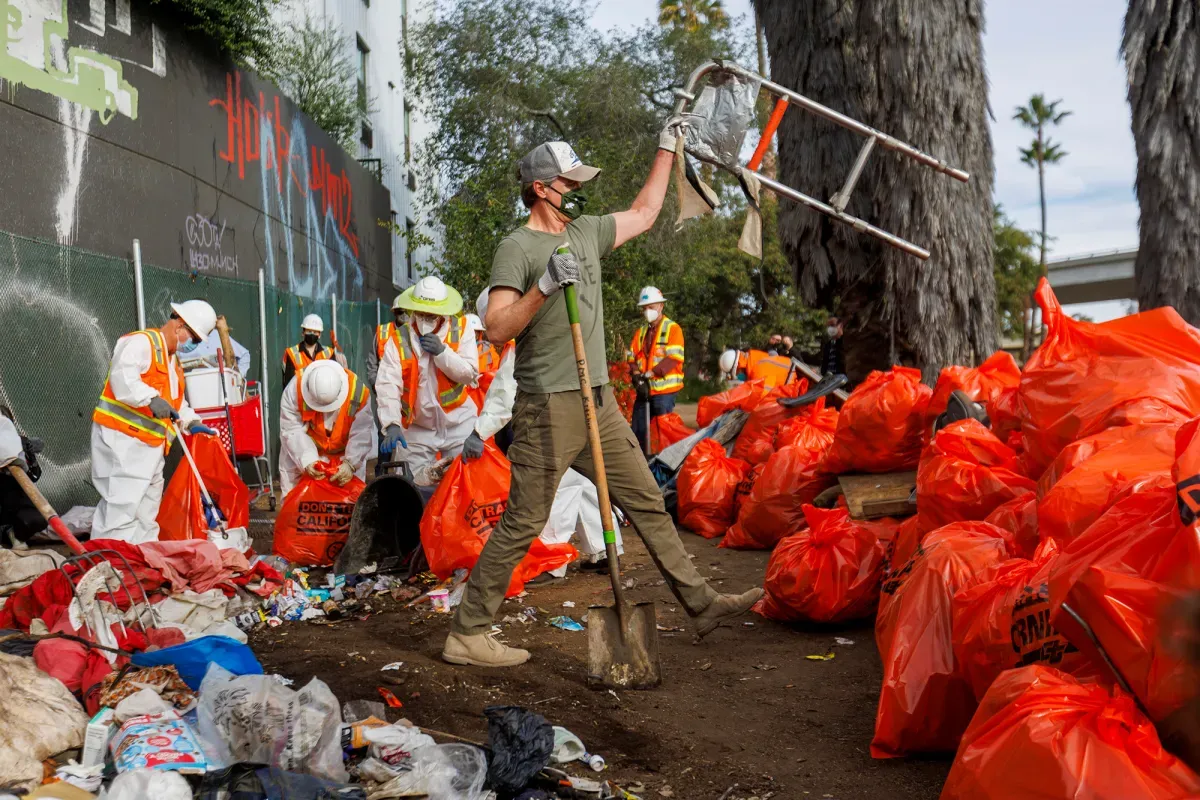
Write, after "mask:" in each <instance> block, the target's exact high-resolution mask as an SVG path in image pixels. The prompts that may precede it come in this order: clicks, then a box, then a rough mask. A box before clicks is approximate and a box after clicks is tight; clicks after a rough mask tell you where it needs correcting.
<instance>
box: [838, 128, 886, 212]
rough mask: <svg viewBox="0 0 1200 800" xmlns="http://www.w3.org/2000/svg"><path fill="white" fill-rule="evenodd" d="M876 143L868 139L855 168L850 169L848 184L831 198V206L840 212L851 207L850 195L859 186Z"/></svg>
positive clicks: (859, 154) (855, 163) (859, 153)
mask: <svg viewBox="0 0 1200 800" xmlns="http://www.w3.org/2000/svg"><path fill="white" fill-rule="evenodd" d="M876 141H878V140H876V139H867V140H866V141H865V142H863V146H862V149H860V150H859V151H858V158H856V159H854V166H853V167H852V168H851V169H850V174H849V175H847V176H846V182H845V183H844V184H843V185H842V190H841V191H840V192H838V193H837V194H835V195H834V196H833V197H831V198H829V205H831V206H833V207H834V208H836V209H837V210H838V211H845V210H846V206H847V205H849V203H850V194H851V193H852V192H853V191H854V187H855V186H856V185H858V179H859V178H860V177H862V171H863V167H865V166H866V165H867V159H868V158H870V157H871V151H872V150H874V149H875V142H876Z"/></svg>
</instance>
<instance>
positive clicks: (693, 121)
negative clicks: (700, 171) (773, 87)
mask: <svg viewBox="0 0 1200 800" xmlns="http://www.w3.org/2000/svg"><path fill="white" fill-rule="evenodd" d="M759 84H760V81H757V80H750V79H748V78H743V77H741V76H739V75H735V74H733V73H732V72H723V71H714V72H713V73H712V75H711V76H710V77H709V82H708V84H707V85H706V86H705V87H704V88H703V89H701V90H700V95H699V96H698V97H697V98H696V102H695V103H694V104H692V107H691V110H690V111H689V112H688V114H687V145H686V146H687V150H688V152H689V153H691V154H692V155H694V156H696V157H697V158H699V159H701V160H703V161H711V162H714V163H717V164H720V165H722V166H724V167H725V168H727V169H729V170H732V171H734V172H735V173H736V172H738V170H739V169H740V166H739V164H738V156H739V155H740V154H741V152H742V142H743V141H745V139H746V131H747V130H749V129H750V125H751V124H752V123H753V122H754V105H755V101H756V100H757V99H758V89H759Z"/></svg>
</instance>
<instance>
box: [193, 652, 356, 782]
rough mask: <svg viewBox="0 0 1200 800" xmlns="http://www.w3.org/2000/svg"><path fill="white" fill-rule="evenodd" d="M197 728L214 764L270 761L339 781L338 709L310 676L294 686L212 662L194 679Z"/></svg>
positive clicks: (341, 772) (324, 688)
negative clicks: (197, 696) (237, 672)
mask: <svg viewBox="0 0 1200 800" xmlns="http://www.w3.org/2000/svg"><path fill="white" fill-rule="evenodd" d="M197 718H198V724H197V728H198V731H199V733H200V736H201V738H202V739H203V740H204V742H205V746H206V747H211V749H212V752H210V753H209V755H210V757H211V758H212V760H213V761H214V762H216V765H217V766H228V765H231V764H235V763H238V762H241V761H252V762H256V763H259V764H271V765H273V766H277V767H279V768H280V769H282V770H285V771H287V772H301V773H307V774H311V775H315V776H317V777H318V778H325V779H327V780H331V781H338V782H341V783H345V782H346V781H348V780H349V775H348V774H347V773H346V768H345V766H343V764H342V744H341V727H342V711H341V707H340V706H339V705H338V701H337V698H336V697H334V696H333V692H331V691H330V690H329V687H328V686H327V685H326V684H325V683H324V682H323V681H321V680H319V679H317V678H313V679H312V680H311V681H309V682H308V685H306V686H305V687H304V688H303V689H300V690H299V691H295V690H293V689H289V688H288V687H286V686H284V685H283V684H282V683H280V682H279V681H277V680H276V679H275V678H274V677H273V676H270V675H238V676H234V675H233V674H232V673H230V672H229V671H227V670H225V669H222V668H221V667H220V666H219V665H217V664H213V665H212V666H211V667H209V669H208V673H207V674H206V675H205V676H204V682H203V683H201V684H200V707H199V709H198V716H197Z"/></svg>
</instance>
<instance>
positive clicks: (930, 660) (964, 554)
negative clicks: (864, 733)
mask: <svg viewBox="0 0 1200 800" xmlns="http://www.w3.org/2000/svg"><path fill="white" fill-rule="evenodd" d="M1005 537H1006V533H1005V532H1004V531H1002V530H1001V529H1000V528H997V527H996V526H995V525H989V524H987V523H986V522H954V523H951V524H949V525H947V526H946V527H944V528H939V529H938V530H936V531H933V532H932V533H930V534H928V535H926V536H925V538H924V540H922V542H921V544H920V545H919V546H918V548H917V552H916V554H915V555H914V556H913V557H912V559H910V560H909V562H908V563H907V564H905V565H904V567H903V568H901V569H900V570H899V571H898V572H897V573H895V574H894V575H891V576H889V577H888V578H887V579H885V580H884V582H883V587H882V589H881V597H880V605H879V615H878V616H877V617H876V619H875V641H876V644H877V645H878V647H879V655H880V660H881V661H882V662H883V688H882V689H881V691H880V693H879V708H878V710H877V712H876V714H875V737H874V739H872V741H871V755H872V756H873V757H874V758H895V757H897V756H902V755H906V754H909V753H933V752H950V751H953V750H955V749H956V748H957V747H958V739H959V737H960V736H961V735H962V732H963V731H964V730H966V727H967V723H968V722H969V721H970V719H971V713H972V712H973V711H974V710H975V694H974V693H973V692H972V691H971V685H970V684H969V683H968V682H967V680H966V678H965V677H964V676H963V674H962V671H961V670H960V669H959V668H958V666H957V664H956V663H955V660H954V646H953V640H952V638H951V626H952V619H953V617H952V613H953V609H954V595H955V594H956V593H957V592H959V591H961V590H962V589H965V588H967V587H969V586H971V585H973V584H976V583H980V582H982V581H986V580H988V579H989V578H990V577H991V576H992V575H993V574H994V573H995V571H996V569H997V567H999V566H1000V563H1001V562H1003V561H1005V560H1007V558H1008V556H1009V551H1008V542H1007V541H1006V538H1005Z"/></svg>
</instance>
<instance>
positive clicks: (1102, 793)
mask: <svg viewBox="0 0 1200 800" xmlns="http://www.w3.org/2000/svg"><path fill="white" fill-rule="evenodd" d="M1197 792H1200V778H1197V776H1196V774H1195V773H1194V772H1192V771H1191V770H1190V769H1188V768H1187V766H1186V765H1184V763H1183V762H1182V761H1180V760H1179V759H1177V758H1175V756H1173V755H1171V754H1170V753H1168V752H1167V751H1166V750H1165V749H1163V746H1162V743H1161V742H1160V741H1159V738H1158V732H1157V731H1156V730H1155V729H1154V725H1153V724H1152V723H1151V722H1150V720H1148V719H1146V717H1145V715H1144V714H1142V713H1141V712H1140V711H1138V709H1137V706H1136V705H1135V704H1134V702H1133V700H1132V698H1130V697H1129V696H1128V695H1126V694H1125V693H1123V692H1122V691H1121V690H1119V689H1108V688H1106V687H1104V686H1101V685H1097V684H1088V683H1081V682H1079V681H1078V680H1076V679H1075V678H1073V677H1071V676H1070V675H1067V674H1066V673H1063V672H1060V671H1059V670H1056V669H1052V668H1050V667H1043V666H1029V667H1022V668H1021V669H1015V670H1010V671H1008V672H1005V673H1004V674H1003V675H1001V676H1000V677H999V678H997V679H996V681H995V683H993V684H992V687H991V689H989V690H988V693H987V694H986V695H985V696H984V698H983V702H982V703H981V704H980V706H979V710H978V711H977V712H976V713H975V716H974V718H973V719H972V720H971V724H970V726H969V727H968V728H967V730H966V732H965V733H964V734H963V737H962V745H961V746H960V747H959V749H958V755H957V756H956V757H955V759H954V766H953V767H951V768H950V775H949V776H948V777H947V778H946V784H945V786H944V787H943V788H942V795H941V800H1056V799H1057V798H1068V797H1069V798H1072V799H1073V800H1109V798H1112V799H1113V800H1115V798H1130V800H1132V798H1138V800H1182V798H1186V797H1194V796H1196V793H1197Z"/></svg>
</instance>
